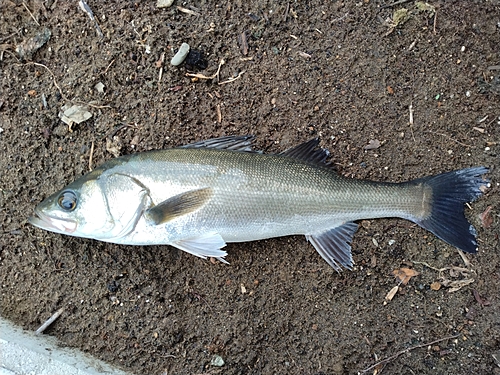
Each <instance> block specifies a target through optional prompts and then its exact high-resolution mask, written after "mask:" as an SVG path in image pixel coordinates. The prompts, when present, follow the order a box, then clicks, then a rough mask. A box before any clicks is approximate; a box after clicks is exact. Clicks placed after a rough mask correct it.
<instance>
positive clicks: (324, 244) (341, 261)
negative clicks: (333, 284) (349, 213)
mask: <svg viewBox="0 0 500 375" xmlns="http://www.w3.org/2000/svg"><path fill="white" fill-rule="evenodd" d="M357 229H358V224H356V223H353V222H352V221H349V222H347V223H344V224H342V225H341V226H339V227H335V228H332V229H329V230H327V231H326V232H323V233H318V234H309V235H306V238H307V239H308V240H309V242H311V243H312V245H313V246H314V248H315V249H316V250H317V251H318V253H319V254H320V255H321V256H322V257H323V259H324V260H326V261H327V263H328V264H329V265H330V266H332V267H333V269H334V270H335V271H337V272H339V271H340V270H341V269H342V267H341V266H344V267H345V268H347V269H352V266H353V264H354V263H353V261H352V254H351V241H352V236H353V235H354V232H356V230H357Z"/></svg>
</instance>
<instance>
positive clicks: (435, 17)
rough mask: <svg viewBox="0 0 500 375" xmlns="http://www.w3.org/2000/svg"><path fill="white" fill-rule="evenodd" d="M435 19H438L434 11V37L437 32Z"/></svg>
mask: <svg viewBox="0 0 500 375" xmlns="http://www.w3.org/2000/svg"><path fill="white" fill-rule="evenodd" d="M437 18H438V12H437V10H436V11H434V27H433V31H434V35H435V34H437V32H436V23H437Z"/></svg>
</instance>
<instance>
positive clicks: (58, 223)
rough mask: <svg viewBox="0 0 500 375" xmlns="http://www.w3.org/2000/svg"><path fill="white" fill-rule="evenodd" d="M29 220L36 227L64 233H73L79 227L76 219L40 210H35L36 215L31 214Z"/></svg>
mask: <svg viewBox="0 0 500 375" xmlns="http://www.w3.org/2000/svg"><path fill="white" fill-rule="evenodd" d="M28 222H29V223H30V224H31V225H34V226H35V227H38V228H41V229H45V230H48V231H51V232H55V233H62V234H72V233H74V232H75V231H76V228H77V223H76V221H74V220H69V219H57V218H54V217H50V216H48V215H46V214H44V213H43V212H41V211H39V210H35V216H31V217H30V218H29V219H28Z"/></svg>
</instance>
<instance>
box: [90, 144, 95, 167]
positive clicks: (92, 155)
mask: <svg viewBox="0 0 500 375" xmlns="http://www.w3.org/2000/svg"><path fill="white" fill-rule="evenodd" d="M93 157H94V141H92V144H91V145H90V156H89V171H92V158H93Z"/></svg>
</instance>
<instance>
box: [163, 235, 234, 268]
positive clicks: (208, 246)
mask: <svg viewBox="0 0 500 375" xmlns="http://www.w3.org/2000/svg"><path fill="white" fill-rule="evenodd" d="M172 246H175V247H176V248H178V249H181V250H183V251H185V252H187V253H189V254H192V255H195V256H197V257H200V258H203V259H206V258H207V257H214V258H217V259H218V260H220V261H221V262H223V263H228V262H227V261H226V260H225V259H223V258H224V257H225V256H226V255H227V253H226V252H225V251H224V250H221V249H222V248H223V247H224V246H226V242H225V241H224V239H223V238H222V237H221V235H220V234H219V233H216V232H209V233H204V234H201V235H199V236H196V237H191V238H186V239H183V240H180V241H177V242H174V243H172Z"/></svg>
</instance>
